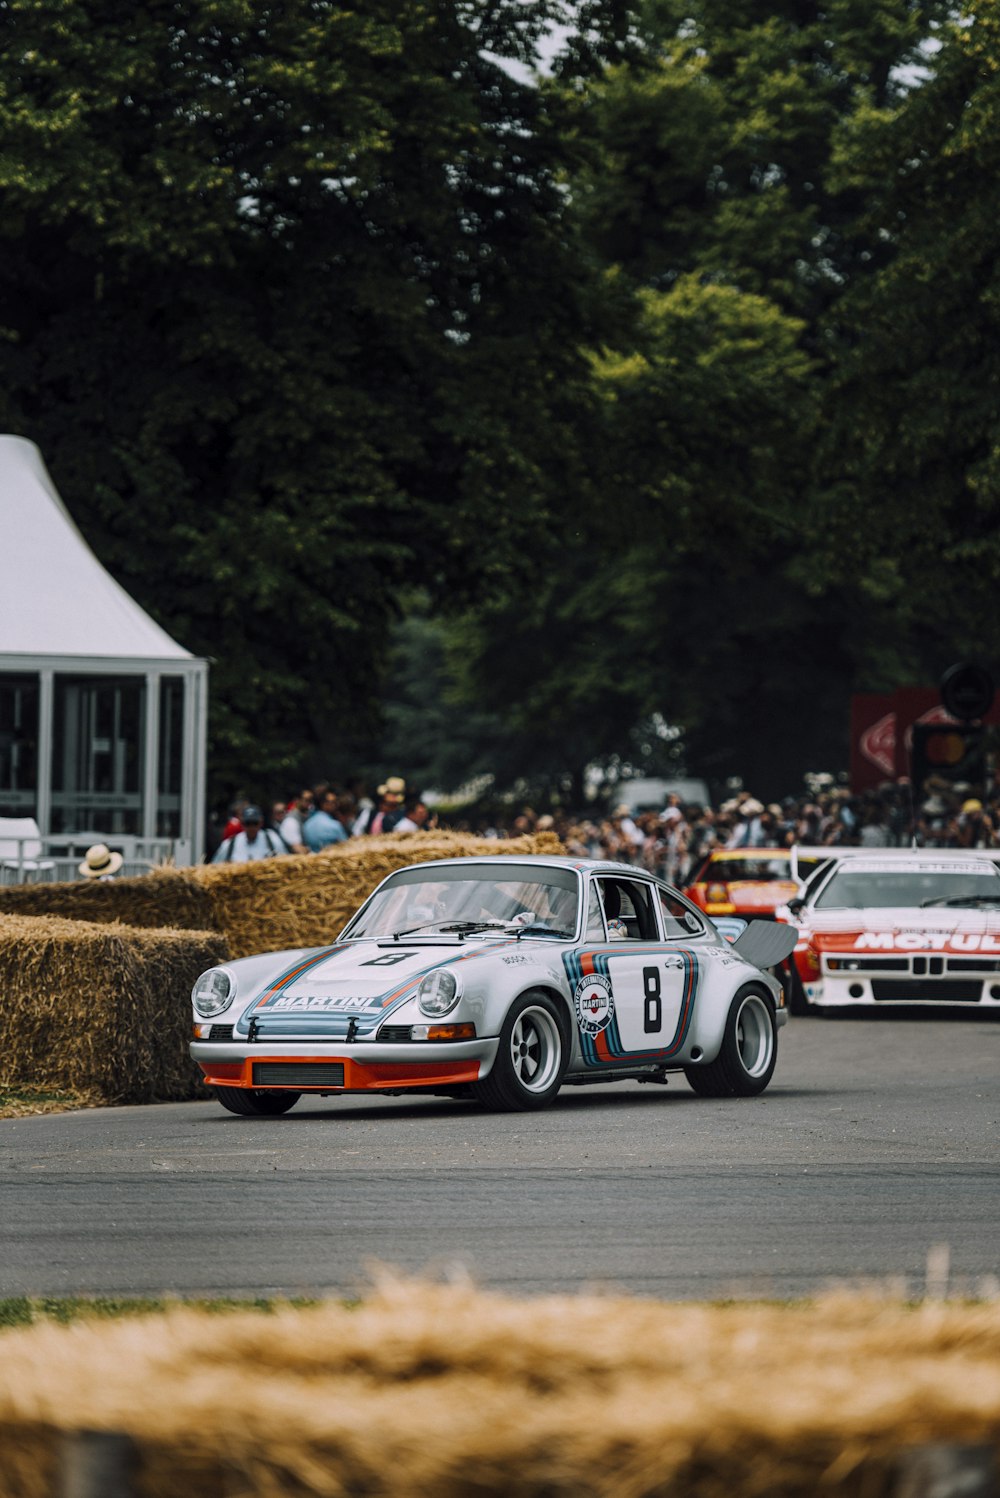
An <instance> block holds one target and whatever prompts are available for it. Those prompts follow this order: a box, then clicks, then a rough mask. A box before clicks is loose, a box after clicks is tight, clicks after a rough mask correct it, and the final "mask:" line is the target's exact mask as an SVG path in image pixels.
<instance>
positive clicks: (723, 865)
mask: <svg viewBox="0 0 1000 1498" xmlns="http://www.w3.org/2000/svg"><path fill="white" fill-rule="evenodd" d="M819 864H820V859H818V858H808V857H807V858H800V859H799V861H798V869H799V879H800V880H802V879H805V878H807V877H808V875H810V874H811V873H812V872H813V870H814V869H816V868H818V867H819ZM773 879H784V880H786V881H787V883H789V884H792V883H794V882H795V875H794V873H793V872H792V860H791V855H790V854H787V853H760V854H757V855H755V856H750V857H747V856H736V855H732V856H729V857H723V858H717V857H715V856H714V855H713V857H711V858H710V859H709V860H708V862H707V863H706V864H705V865H704V867H703V868H702V870H701V872H700V874H699V875H698V881H699V882H701V883H708V884H739V883H740V881H741V880H749V881H750V882H752V883H755V884H764V883H770V881H771V880H773Z"/></svg>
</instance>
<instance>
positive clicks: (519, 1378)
mask: <svg viewBox="0 0 1000 1498" xmlns="http://www.w3.org/2000/svg"><path fill="white" fill-rule="evenodd" d="M3 1353H4V1356H3V1359H2V1361H0V1445H2V1447H3V1451H4V1461H3V1462H2V1463H0V1498H43V1495H46V1494H48V1493H51V1492H54V1491H55V1490H56V1489H55V1481H56V1477H57V1472H56V1466H55V1463H56V1459H57V1454H58V1436H59V1434H60V1433H61V1432H65V1431H74V1430H81V1429H97V1430H113V1431H119V1432H121V1433H123V1434H125V1435H128V1436H131V1437H132V1438H133V1439H134V1441H135V1442H136V1445H137V1448H138V1457H139V1465H138V1473H137V1478H136V1493H137V1495H141V1498H173V1495H175V1494H176V1493H178V1492H184V1493H185V1494H186V1495H187V1498H209V1495H211V1498H215V1495H216V1494H219V1493H234V1494H235V1493H240V1494H242V1495H246V1498H255V1495H260V1498H264V1495H269V1498H273V1495H275V1494H279V1493H280V1494H285V1495H289V1498H291V1495H298V1498H306V1495H317V1498H318V1495H320V1494H322V1495H327V1498H328V1495H333V1494H348V1493H350V1494H376V1493H377V1494H379V1495H380V1498H468V1495H469V1494H472V1493H475V1494H478V1495H480V1498H488V1495H492V1494H496V1495H504V1498H581V1495H584V1498H663V1495H666V1494H668V1493H669V1494H682V1493H683V1494H684V1495H685V1498H765V1495H766V1498H815V1494H817V1493H823V1494H827V1495H830V1498H848V1495H851V1498H861V1495H865V1498H877V1495H885V1494H888V1493H889V1492H891V1491H893V1490H894V1481H893V1474H894V1470H895V1467H896V1464H897V1461H898V1457H899V1453H900V1451H901V1450H902V1449H903V1448H905V1447H909V1446H913V1445H920V1444H922V1443H928V1442H935V1441H939V1442H959V1441H961V1442H966V1441H967V1442H977V1443H979V1442H981V1443H990V1444H992V1445H993V1446H996V1445H997V1444H998V1443H1000V1306H998V1305H997V1304H996V1303H993V1304H987V1305H978V1306H976V1305H973V1306H970V1305H947V1304H941V1303H937V1304H933V1305H928V1306H924V1307H922V1308H917V1309H914V1308H912V1307H908V1306H902V1305H899V1304H894V1303H890V1302H879V1301H877V1300H869V1299H863V1298H856V1299H855V1298H845V1299H832V1300H830V1301H827V1302H824V1303H820V1304H819V1305H815V1306H792V1307H787V1306H761V1305H750V1306H738V1305H732V1306H726V1307H706V1306H692V1305H668V1304H662V1303H657V1302H655V1301H646V1300H634V1299H630V1298H627V1297H624V1296H616V1297H612V1296H593V1295H586V1294H581V1295H579V1296H567V1295H564V1296H541V1297H529V1298H524V1299H508V1298H506V1297H503V1296H500V1295H489V1294H484V1293H482V1292H480V1291H477V1290H476V1289H474V1288H473V1287H471V1286H466V1285H455V1286H447V1287H445V1286H435V1285H421V1284H415V1283H412V1282H407V1281H402V1282H400V1281H391V1280H390V1281H386V1282H384V1283H383V1284H382V1285H381V1286H380V1287H379V1289H378V1290H377V1292H376V1293H375V1294H374V1295H372V1296H371V1297H370V1298H368V1299H367V1300H366V1301H365V1302H363V1303H362V1305H361V1306H360V1307H357V1308H355V1309H347V1308H346V1307H344V1306H342V1305H340V1304H338V1303H326V1304H322V1305H319V1306H316V1307H314V1308H309V1309H298V1310H296V1309H292V1308H287V1309H281V1310H279V1311H278V1312H277V1313H276V1314H274V1315H271V1316H266V1317H262V1316H260V1315H253V1314H247V1313H237V1314H235V1315H233V1316H231V1317H227V1318H226V1320H225V1321H224V1322H221V1323H220V1321H219V1320H218V1318H217V1317H215V1318H211V1317H208V1316H207V1315H206V1314H205V1313H204V1312H198V1311H195V1310H192V1309H184V1308H178V1309H175V1310H173V1311H172V1312H170V1313H169V1314H168V1315H167V1316H165V1317H162V1318H158V1319H157V1320H156V1322H155V1323H153V1324H152V1325H151V1324H150V1323H149V1322H148V1321H146V1320H144V1319H132V1318H130V1319H128V1320H125V1321H121V1322H118V1323H115V1324H107V1323H101V1324H98V1323H91V1324H89V1325H81V1324H77V1325H75V1326H72V1327H68V1328H67V1327H58V1326H55V1325H51V1324H49V1325H41V1326H37V1327H32V1328H29V1329H25V1330H23V1331H12V1332H9V1333H7V1334H5V1335H4V1337H3Z"/></svg>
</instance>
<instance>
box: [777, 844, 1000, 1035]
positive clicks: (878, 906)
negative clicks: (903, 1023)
mask: <svg viewBox="0 0 1000 1498" xmlns="http://www.w3.org/2000/svg"><path fill="white" fill-rule="evenodd" d="M778 918H779V920H787V921H789V922H793V923H794V924H795V925H796V926H797V928H798V941H797V943H796V946H795V951H794V955H793V959H792V964H793V971H792V973H791V995H790V998H791V1006H792V1009H793V1012H794V1011H806V1010H808V1009H810V1008H814V1007H815V1008H836V1007H844V1006H851V1005H855V1004H866V1005H880V1006H883V1007H884V1006H886V1005H892V1004H913V1003H923V1004H925V1005H926V1004H946V1005H952V1006H957V1005H962V1006H964V1007H966V1008H970V1007H971V1006H973V1005H975V1006H976V1007H977V1008H981V1009H984V1010H985V1009H988V1008H990V1007H994V1008H996V1009H998V1010H1000V873H998V872H997V867H996V864H995V863H994V862H993V860H992V859H991V858H989V857H988V856H987V855H985V854H976V853H961V852H957V851H952V850H947V851H944V852H933V851H932V850H930V849H927V850H920V849H905V850H904V849H891V850H885V851H881V852H876V851H871V852H869V851H867V850H859V849H850V850H845V852H844V854H843V856H841V857H840V858H839V859H837V860H836V861H834V862H831V863H828V864H826V865H825V866H824V867H823V868H822V869H820V870H819V871H818V872H817V873H816V874H814V875H813V876H812V877H811V878H810V879H809V880H808V882H807V883H806V885H805V886H804V888H803V891H802V893H801V894H800V896H799V897H798V898H797V899H795V900H791V901H790V902H789V903H788V905H787V906H786V907H784V908H783V909H779V910H778Z"/></svg>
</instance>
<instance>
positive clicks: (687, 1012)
mask: <svg viewBox="0 0 1000 1498" xmlns="http://www.w3.org/2000/svg"><path fill="white" fill-rule="evenodd" d="M644 950H645V951H649V952H650V955H653V954H654V953H655V955H656V956H658V957H659V956H662V955H663V948H662V947H656V948H652V949H650V948H645V949H644V948H643V947H641V946H632V945H629V947H628V948H627V949H626V950H623V949H622V948H621V947H615V948H614V949H611V950H609V949H607V948H605V949H603V950H591V951H586V952H574V953H567V954H566V955H565V956H564V957H563V963H564V964H565V967H566V976H567V978H568V979H569V985H570V992H571V993H575V992H576V988H577V985H578V984H579V983H580V981H581V980H582V979H584V978H586V977H588V976H589V975H590V974H592V973H597V974H599V975H600V976H601V977H603V978H606V979H607V980H608V982H609V983H610V981H611V975H610V973H609V971H608V964H609V960H610V959H611V958H613V957H623V956H626V955H628V956H642V955H643V952H644ZM672 951H673V954H674V955H676V956H678V957H680V959H681V963H682V973H683V975H682V991H681V1007H680V1013H679V1015H678V1018H677V1025H676V1028H675V1030H674V1034H673V1036H672V1037H671V1039H670V1041H669V1042H668V1044H667V1045H666V1046H664V1047H662V1048H658V1049H656V1050H650V1051H629V1050H626V1048H625V1046H624V1044H623V1042H622V1037H621V1032H620V1030H619V1027H618V1017H617V1014H615V1013H613V1014H612V1015H611V1018H610V1020H609V1021H608V1024H607V1025H606V1026H605V1028H604V1029H603V1030H601V1031H600V1032H599V1033H598V1034H596V1035H588V1034H586V1033H584V1031H583V1030H580V1031H579V1034H580V1051H581V1054H582V1056H583V1060H584V1062H585V1064H586V1065H587V1066H607V1065H611V1064H615V1063H617V1062H619V1061H668V1060H669V1059H670V1058H671V1057H672V1056H675V1055H676V1054H677V1052H678V1051H679V1050H680V1049H681V1047H682V1046H683V1045H684V1042H685V1040H686V1039H687V1035H688V1031H689V1030H690V1028H691V1016H692V1014H693V1013H694V1000H695V995H696V993H697V990H698V979H699V976H700V963H699V960H698V954H697V952H694V951H692V950H691V949H690V948H688V947H677V948H674V949H672Z"/></svg>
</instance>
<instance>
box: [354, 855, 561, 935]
mask: <svg viewBox="0 0 1000 1498" xmlns="http://www.w3.org/2000/svg"><path fill="white" fill-rule="evenodd" d="M578 901H579V881H578V879H577V876H576V874H575V873H574V871H573V870H572V869H557V868H538V867H533V866H532V865H530V864H523V863H515V862H514V860H513V859H512V860H511V861H510V863H509V864H508V863H507V862H506V860H505V861H504V865H503V867H502V868H501V867H498V866H497V865H496V864H489V865H482V864H480V865H478V866H477V865H475V864H473V863H472V862H471V861H470V862H469V863H467V864H449V865H447V866H440V865H437V866H435V865H434V864H423V865H421V866H420V867H418V868H412V869H400V870H399V872H398V873H396V874H393V875H391V876H390V878H389V879H387V880H386V882H385V884H384V885H383V886H382V888H381V889H380V890H378V892H377V893H376V895H375V896H374V898H373V899H372V901H371V902H370V904H368V905H366V906H365V907H364V909H363V910H361V911H359V913H358V914H357V915H356V916H355V917H354V920H353V921H352V922H351V923H350V925H349V926H347V928H346V929H345V931H344V936H345V937H369V938H371V937H392V936H401V935H408V934H410V933H416V934H429V933H432V932H434V931H445V932H448V931H449V930H452V931H457V932H458V933H459V934H463V933H465V932H468V931H474V930H489V928H490V927H492V926H496V927H500V928H509V929H510V931H511V932H512V933H514V934H516V933H517V932H518V931H521V932H524V933H525V934H530V935H532V936H543V937H544V936H564V937H565V936H572V935H574V933H575V931H576V920H577V905H578Z"/></svg>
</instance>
